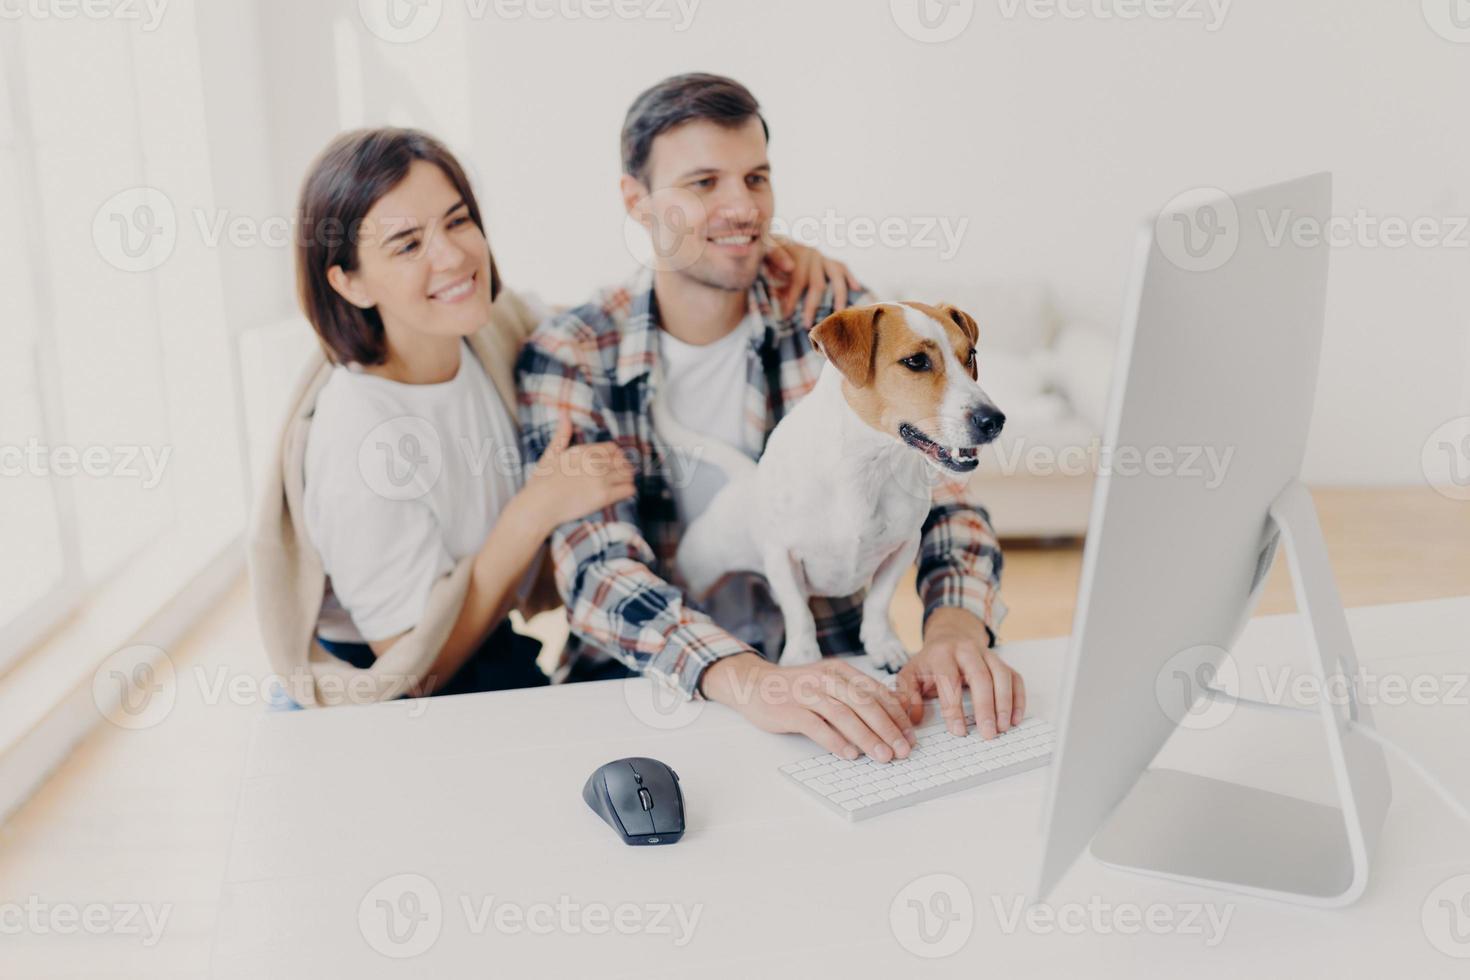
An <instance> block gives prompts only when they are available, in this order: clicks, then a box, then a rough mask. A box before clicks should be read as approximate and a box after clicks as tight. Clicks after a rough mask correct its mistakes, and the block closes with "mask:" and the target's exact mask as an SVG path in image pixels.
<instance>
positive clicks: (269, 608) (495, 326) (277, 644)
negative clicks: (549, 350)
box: [246, 290, 559, 707]
mask: <svg viewBox="0 0 1470 980" xmlns="http://www.w3.org/2000/svg"><path fill="white" fill-rule="evenodd" d="M535 326H536V320H535V317H534V315H533V314H532V312H531V310H530V308H529V307H528V306H527V305H526V303H525V301H523V300H522V299H521V298H520V297H518V296H516V295H514V294H513V293H511V292H510V291H509V290H502V292H501V294H500V296H499V297H498V298H497V299H496V301H495V304H494V306H493V307H492V309H491V318H490V322H489V323H488V324H487V325H486V326H484V327H483V328H481V329H480V331H479V332H478V333H476V334H474V335H473V336H471V337H470V338H469V342H470V347H471V348H472V349H473V350H474V352H475V354H476V355H477V356H478V357H479V359H480V363H481V364H482V365H483V366H484V368H485V373H486V374H487V375H488V376H489V377H490V380H491V382H492V383H494V385H495V388H496V390H497V391H498V392H499V393H500V397H501V398H502V399H503V400H504V401H505V405H506V408H507V409H508V410H509V412H510V417H511V419H512V420H514V419H515V418H516V417H517V416H516V386H515V359H516V355H517V354H518V353H519V352H520V348H521V345H522V344H523V343H524V342H525V340H526V338H527V337H528V336H529V335H530V333H531V331H532V330H533V329H534V328H535ZM332 367H333V365H332V364H331V362H329V361H328V360H327V358H326V356H325V354H324V353H323V352H322V351H321V350H317V351H314V352H313V354H312V356H311V357H310V358H309V359H308V362H307V364H306V366H305V368H304V369H303V371H302V374H301V377H300V379H299V380H298V381H297V383H296V387H295V389H294V391H293V393H292V395H291V401H290V407H289V409H288V411H287V413H286V418H285V421H284V423H283V425H282V427H281V433H280V439H279V443H278V446H279V452H277V453H276V454H275V456H274V457H273V458H272V459H271V460H270V461H269V463H268V465H267V467H266V472H265V475H264V479H263V481H262V483H261V486H260V490H259V495H258V497H257V501H256V508H255V514H254V515H253V518H252V521H251V525H250V530H249V533H248V536H247V541H246V549H247V559H248V562H249V567H250V583H251V590H252V592H253V593H254V595H255V613H256V618H257V619H258V620H259V624H260V636H261V640H262V641H263V642H264V644H265V651H266V656H267V657H268V658H269V660H270V665H271V669H272V671H274V672H275V673H276V674H278V675H279V676H280V677H281V679H282V681H283V683H284V684H285V687H286V693H287V694H288V695H289V696H290V697H291V698H292V700H294V701H295V702H296V703H297V704H299V705H302V706H303V707H325V706H330V705H338V704H362V703H367V702H373V701H388V700H392V699H393V698H396V697H398V696H400V695H402V694H404V693H405V692H408V691H411V690H413V689H415V688H416V686H417V685H418V684H419V683H421V682H422V681H423V679H424V675H425V674H426V673H427V672H428V669H429V667H430V666H431V665H432V664H433V662H434V660H435V658H436V657H437V656H438V653H439V649H440V648H441V647H442V646H443V644H444V641H445V640H446V639H447V638H448V637H449V633H450V630H451V629H452V628H453V626H454V623H455V620H456V619H457V618H458V617H459V611H460V609H461V608H462V607H463V605H464V598H465V593H466V591H467V590H468V588H469V581H470V568H471V566H472V564H473V562H474V556H473V555H471V556H469V557H466V558H464V559H462V560H461V561H460V562H459V563H458V564H456V565H455V566H454V568H453V569H451V570H450V571H449V572H448V573H446V574H445V575H444V577H442V578H441V579H439V580H438V581H437V582H435V583H434V586H433V588H432V589H431V590H430V592H429V598H428V602H427V604H426V605H425V608H424V614H423V617H422V618H421V619H420V620H419V623H418V625H417V626H415V627H414V628H413V629H411V630H409V631H408V632H407V633H406V634H404V635H403V637H402V638H400V639H399V640H398V642H396V643H394V644H393V646H392V647H391V648H390V649H389V650H388V652H387V653H385V654H383V655H382V656H381V657H379V658H378V659H377V661H376V662H375V663H374V664H373V666H372V667H371V668H369V669H367V670H363V669H360V668H357V667H353V666H352V665H351V664H349V663H346V662H345V661H342V660H339V659H338V658H336V657H334V656H332V655H331V654H330V653H328V652H327V651H326V650H325V649H324V648H323V647H322V646H321V644H319V643H317V642H316V622H317V616H318V614H319V612H320V611H321V604H322V596H323V594H324V593H325V591H326V573H325V572H324V571H323V570H322V562H321V557H320V556H319V555H318V554H317V553H316V550H315V548H313V547H312V544H311V540H310V539H309V538H308V537H307V534H306V527H305V524H304V522H303V521H300V520H298V519H297V518H298V517H299V515H300V514H301V513H302V497H303V491H304V487H305V480H304V475H303V469H304V467H303V464H304V460H305V457H306V435H307V432H308V430H309V428H310V426H311V417H312V413H313V412H314V411H315V408H316V399H317V394H318V392H320V391H321V389H322V387H323V386H324V385H325V384H326V383H327V379H328V378H329V377H330V376H331V373H332ZM545 554H546V549H545V548H544V547H543V548H542V550H541V552H540V554H539V555H538V556H537V559H536V560H537V563H538V566H539V567H538V574H537V576H536V579H535V584H534V586H533V588H532V589H531V590H530V596H529V597H528V598H527V599H525V600H524V601H523V602H522V603H520V606H519V608H520V610H521V612H522V614H523V615H526V616H530V615H534V614H535V613H537V612H540V611H542V610H544V609H550V608H553V607H555V606H556V605H557V604H558V602H559V600H558V598H557V595H556V588H555V584H554V582H553V581H552V577H551V562H550V561H546V560H544V558H545Z"/></svg>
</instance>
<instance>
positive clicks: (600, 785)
mask: <svg viewBox="0 0 1470 980" xmlns="http://www.w3.org/2000/svg"><path fill="white" fill-rule="evenodd" d="M582 799H584V800H586V801H587V805H588V806H590V807H591V808H592V812H593V813H595V814H597V815H598V816H599V817H601V818H602V819H603V820H606V821H607V825H608V826H609V827H611V828H612V829H613V830H615V831H617V832H618V836H619V837H621V838H622V839H623V843H624V844H673V843H676V842H677V841H678V840H679V838H680V837H683V836H684V793H683V791H681V790H680V789H679V774H678V773H676V772H674V770H672V769H670V768H669V767H668V766H666V765H664V764H663V763H662V762H659V761H658V760H657V759H642V758H634V759H619V760H617V761H616V762H609V763H608V764H607V765H605V766H602V767H600V768H599V769H598V770H597V771H596V772H594V773H593V774H592V775H591V776H589V777H588V779H587V785H586V786H584V787H582Z"/></svg>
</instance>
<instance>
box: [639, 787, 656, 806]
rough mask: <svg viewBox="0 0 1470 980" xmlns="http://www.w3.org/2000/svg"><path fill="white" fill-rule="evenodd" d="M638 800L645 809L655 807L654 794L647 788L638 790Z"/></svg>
mask: <svg viewBox="0 0 1470 980" xmlns="http://www.w3.org/2000/svg"><path fill="white" fill-rule="evenodd" d="M638 802H639V804H641V805H642V807H643V809H645V810H652V809H653V794H652V793H650V792H649V791H648V790H646V789H640V790H638Z"/></svg>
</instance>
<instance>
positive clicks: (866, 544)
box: [791, 482, 929, 596]
mask: <svg viewBox="0 0 1470 980" xmlns="http://www.w3.org/2000/svg"><path fill="white" fill-rule="evenodd" d="M866 489H869V488H865V487H861V486H851V487H849V488H847V489H846V490H845V491H839V492H838V493H837V494H835V495H834V496H833V497H832V498H830V499H829V500H828V501H827V506H825V507H822V508H809V509H807V510H806V511H805V518H806V520H805V521H803V522H802V523H803V524H804V525H805V526H804V527H803V528H802V530H801V532H800V533H799V535H798V536H797V537H796V538H795V539H794V540H793V541H792V546H791V551H792V553H793V554H794V556H795V557H796V558H797V559H798V560H799V561H800V562H801V568H802V571H803V572H804V573H805V577H806V580H807V583H806V584H807V587H808V588H809V589H810V591H811V592H812V594H814V595H826V596H843V595H851V594H853V593H855V592H858V591H860V590H862V589H864V588H866V587H867V586H868V583H869V582H871V581H872V579H873V575H874V573H875V572H876V571H877V569H878V566H879V565H881V564H882V563H883V561H884V560H885V559H887V558H888V557H889V556H890V555H892V554H893V553H894V552H895V551H898V550H899V549H900V548H904V547H906V546H908V545H910V544H912V542H913V541H914V539H915V538H917V537H918V536H919V531H920V529H921V528H922V527H923V524H924V516H925V515H926V514H927V513H928V511H929V501H928V499H927V495H924V496H919V495H916V494H913V493H910V492H907V491H906V490H904V489H903V488H902V487H900V486H898V485H896V484H895V483H893V482H888V483H886V484H884V485H881V486H877V487H872V488H871V491H873V492H872V493H871V495H868V494H864V493H863V491H864V490H866Z"/></svg>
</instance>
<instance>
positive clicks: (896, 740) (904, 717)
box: [839, 678, 913, 759]
mask: <svg viewBox="0 0 1470 980" xmlns="http://www.w3.org/2000/svg"><path fill="white" fill-rule="evenodd" d="M839 697H840V698H841V700H842V701H843V702H845V703H846V704H847V705H848V706H849V707H851V708H852V710H853V711H855V712H857V714H858V717H860V718H862V720H863V723H864V724H866V725H867V726H868V727H869V728H870V729H872V730H873V731H874V732H875V733H876V734H877V735H878V737H879V738H881V739H883V741H884V742H886V743H888V747H889V748H890V749H892V750H893V754H894V755H895V756H896V757H898V758H900V759H903V758H906V757H907V756H908V754H909V750H910V749H912V748H913V738H912V736H913V726H912V724H911V723H910V722H909V719H908V714H907V712H905V711H904V710H903V708H901V707H899V704H898V699H897V698H895V697H894V696H893V694H892V693H891V692H889V690H888V689H887V688H886V687H884V686H883V685H882V684H879V683H878V682H877V681H875V680H872V679H871V678H864V679H863V682H862V683H854V684H850V685H848V686H847V687H846V688H845V689H844V690H843V692H842V693H841V695H839ZM870 754H871V753H870Z"/></svg>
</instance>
